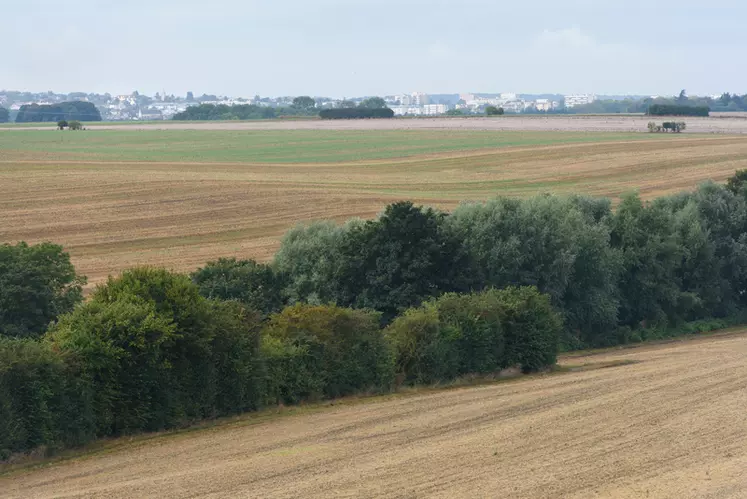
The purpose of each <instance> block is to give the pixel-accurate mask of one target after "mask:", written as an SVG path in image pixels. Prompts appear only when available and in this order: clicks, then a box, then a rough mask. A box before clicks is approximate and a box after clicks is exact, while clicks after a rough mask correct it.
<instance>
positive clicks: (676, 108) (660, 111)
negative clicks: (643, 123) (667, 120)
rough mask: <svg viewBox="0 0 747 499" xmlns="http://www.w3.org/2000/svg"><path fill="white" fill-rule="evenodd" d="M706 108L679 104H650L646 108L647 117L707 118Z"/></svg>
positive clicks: (708, 111) (708, 110)
mask: <svg viewBox="0 0 747 499" xmlns="http://www.w3.org/2000/svg"><path fill="white" fill-rule="evenodd" d="M709 114H710V109H709V108H708V107H707V106H687V105H679V104H651V105H650V106H649V107H648V115H649V116H708V115H709Z"/></svg>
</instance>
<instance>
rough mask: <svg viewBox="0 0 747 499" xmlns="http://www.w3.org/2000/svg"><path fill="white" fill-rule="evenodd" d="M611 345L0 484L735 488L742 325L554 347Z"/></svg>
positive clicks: (74, 488) (743, 442) (620, 493)
mask: <svg viewBox="0 0 747 499" xmlns="http://www.w3.org/2000/svg"><path fill="white" fill-rule="evenodd" d="M621 361H625V362H630V364H627V365H616V366H614V367H608V368H604V369H592V370H578V371H572V372H569V373H564V374H558V375H550V376H546V375H545V376H536V377H530V378H525V379H522V380H518V381H512V382H508V383H499V384H494V385H486V386H480V387H473V388H461V389H455V390H448V391H439V392H427V393H424V394H416V395H409V396H404V397H394V398H392V397H390V398H385V399H372V400H369V401H364V403H357V404H356V403H353V404H343V405H340V406H332V407H327V408H324V409H320V410H315V411H308V412H303V411H302V412H301V413H298V414H294V415H290V416H287V417H275V418H270V419H266V418H265V419H262V418H256V417H251V416H249V417H246V418H244V419H241V420H239V421H236V422H233V423H231V424H226V425H223V426H217V427H213V428H209V429H204V430H199V431H196V432H188V433H182V434H176V435H166V436H161V437H157V438H152V439H148V440H139V441H135V442H133V443H126V442H123V443H120V445H118V446H114V447H113V448H110V449H108V450H107V451H105V452H99V453H97V454H93V455H89V456H85V457H83V458H78V459H74V460H70V461H63V462H61V463H59V464H55V465H52V466H50V467H48V468H44V469H41V470H35V471H29V472H17V473H15V474H11V475H6V476H5V477H0V496H3V497H8V498H11V497H12V498H16V497H17V498H21V497H24V498H26V497H38V498H51V497H100V498H136V497H138V498H139V497H159V498H162V499H168V498H182V497H257V498H260V497H261V498H265V497H281V498H298V497H304V498H315V497H320V498H321V497H442V498H455V497H465V498H473V497H486V498H487V497H490V498H493V497H511V498H523V497H527V498H557V497H568V498H587V497H614V498H641V497H656V498H659V497H663V498H676V499H681V498H695V497H698V498H701V497H712V498H730V497H734V498H739V497H745V491H747V389H745V387H746V386H747V335H745V334H744V333H740V334H731V335H724V336H715V337H706V338H698V339H694V340H689V341H682V342H676V343H670V344H666V345H658V346H646V347H640V348H634V349H626V350H617V351H612V352H607V353H602V354H597V355H593V356H587V357H579V356H576V357H570V356H568V357H565V358H563V359H561V363H563V364H566V365H567V366H571V365H574V366H578V365H583V364H587V363H610V364H613V365H614V363H620V362H621Z"/></svg>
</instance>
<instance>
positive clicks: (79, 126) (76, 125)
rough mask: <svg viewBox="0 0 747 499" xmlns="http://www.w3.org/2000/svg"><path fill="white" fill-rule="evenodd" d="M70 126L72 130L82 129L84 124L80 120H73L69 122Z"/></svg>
mask: <svg viewBox="0 0 747 499" xmlns="http://www.w3.org/2000/svg"><path fill="white" fill-rule="evenodd" d="M68 128H70V130H82V129H83V124H82V123H81V122H80V121H78V120H73V121H71V122H69V123H68Z"/></svg>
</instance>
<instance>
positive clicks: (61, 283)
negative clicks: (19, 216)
mask: <svg viewBox="0 0 747 499" xmlns="http://www.w3.org/2000/svg"><path fill="white" fill-rule="evenodd" d="M83 284H85V278H84V277H79V276H77V275H76V273H75V268H74V267H73V265H72V264H71V263H70V255H68V254H67V253H65V252H63V251H62V246H58V245H56V244H51V243H42V244H37V245H33V246H29V245H28V244H26V243H24V242H21V243H18V244H16V245H10V244H3V245H0V336H2V335H5V336H21V337H38V336H40V335H42V334H43V333H44V331H45V329H46V327H47V325H48V324H49V323H50V321H53V320H55V319H56V318H57V316H59V315H61V314H64V313H67V312H69V311H70V310H72V309H73V307H74V306H75V305H76V304H78V303H79V302H80V301H81V300H82V298H83V295H82V286H83Z"/></svg>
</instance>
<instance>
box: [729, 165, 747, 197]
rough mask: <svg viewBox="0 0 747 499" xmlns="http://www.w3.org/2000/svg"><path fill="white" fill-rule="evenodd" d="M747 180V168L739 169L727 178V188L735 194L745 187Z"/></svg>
mask: <svg viewBox="0 0 747 499" xmlns="http://www.w3.org/2000/svg"><path fill="white" fill-rule="evenodd" d="M745 182H747V170H737V171H736V172H735V173H734V175H732V176H731V177H729V178H728V179H727V180H726V188H727V189H729V190H730V191H731V192H733V193H734V194H739V193H740V192H742V190H743V189H744V186H745Z"/></svg>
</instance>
